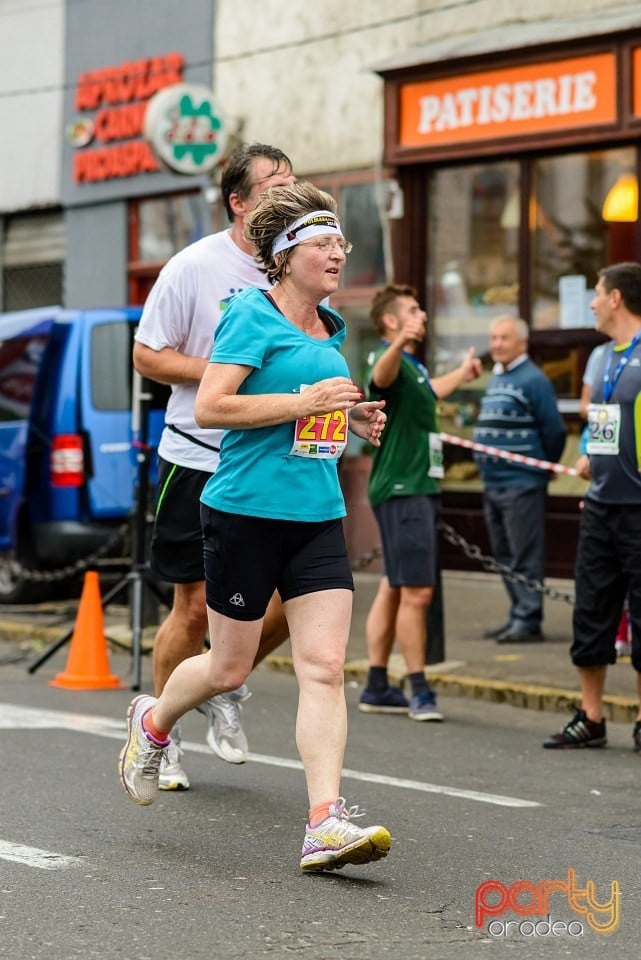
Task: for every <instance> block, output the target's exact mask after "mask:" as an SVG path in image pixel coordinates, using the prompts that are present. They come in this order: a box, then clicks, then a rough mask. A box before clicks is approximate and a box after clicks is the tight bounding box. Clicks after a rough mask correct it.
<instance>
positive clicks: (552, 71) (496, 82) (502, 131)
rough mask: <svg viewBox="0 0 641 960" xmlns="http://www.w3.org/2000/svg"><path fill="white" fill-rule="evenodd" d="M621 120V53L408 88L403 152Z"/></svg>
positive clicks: (404, 97)
mask: <svg viewBox="0 0 641 960" xmlns="http://www.w3.org/2000/svg"><path fill="white" fill-rule="evenodd" d="M616 119H617V100H616V60H615V55H614V54H613V53H603V54H596V55H594V56H585V57H574V58H572V59H566V60H557V61H552V62H549V63H538V64H532V65H528V66H523V67H510V68H509V69H503V70H491V71H483V72H479V73H472V74H465V75H463V76H457V77H449V78H445V79H438V80H426V81H419V82H410V83H406V84H403V85H402V86H401V89H400V126H399V135H398V143H399V146H400V147H419V146H422V147H425V146H439V145H446V144H452V143H463V142H475V141H481V140H489V139H497V138H498V139H502V138H505V137H514V136H522V135H526V134H532V133H544V132H551V131H555V130H565V129H570V128H579V127H585V126H594V125H596V124H608V123H614V122H615V121H616Z"/></svg>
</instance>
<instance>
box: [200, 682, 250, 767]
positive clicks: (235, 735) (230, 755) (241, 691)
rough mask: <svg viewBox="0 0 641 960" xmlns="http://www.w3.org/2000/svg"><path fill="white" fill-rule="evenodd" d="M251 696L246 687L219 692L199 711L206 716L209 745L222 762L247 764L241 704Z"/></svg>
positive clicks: (247, 749) (247, 751) (247, 748)
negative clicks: (229, 691)
mask: <svg viewBox="0 0 641 960" xmlns="http://www.w3.org/2000/svg"><path fill="white" fill-rule="evenodd" d="M250 697H251V693H250V692H249V690H248V689H247V687H246V686H245V684H243V685H242V687H238V689H237V690H232V691H231V693H219V694H218V696H216V697H211V698H210V699H209V700H206V701H205V702H204V703H203V704H201V705H200V706H199V707H198V709H199V710H200V712H201V713H204V714H205V716H206V717H207V720H208V723H209V726H208V728H207V743H208V744H209V746H210V748H211V749H212V750H213V751H214V753H215V754H216V755H217V756H219V757H220V759H221V760H226V761H227V763H244V762H245V761H246V760H247V756H248V754H249V745H248V743H247V737H246V736H245V731H244V730H243V726H242V721H241V718H242V712H243V708H242V704H243V703H244V702H245V701H246V700H249V698H250Z"/></svg>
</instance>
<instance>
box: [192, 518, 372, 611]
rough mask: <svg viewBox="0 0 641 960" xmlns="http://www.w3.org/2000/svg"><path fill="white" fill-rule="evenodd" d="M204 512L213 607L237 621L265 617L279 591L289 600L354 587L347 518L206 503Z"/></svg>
mask: <svg viewBox="0 0 641 960" xmlns="http://www.w3.org/2000/svg"><path fill="white" fill-rule="evenodd" d="M200 515H201V520H202V528H203V533H204V537H205V579H206V581H207V606H209V607H211V609H212V610H216V611H217V612H218V613H221V614H223V615H224V616H226V617H230V618H231V619H232V620H260V618H261V617H263V616H264V614H265V610H266V609H267V604H268V603H269V600H270V598H271V596H272V594H273V593H274V591H275V590H278V592H279V594H280V596H281V599H282V600H283V603H285V602H286V601H287V600H291V599H292V598H293V597H301V596H304V595H305V594H307V593H317V592H319V591H320V590H337V589H343V590H353V589H354V580H353V578H352V572H351V570H350V566H349V560H348V558H347V549H346V547H345V537H344V534H343V523H342V520H325V521H322V522H320V523H305V522H300V523H299V522H295V521H292V520H269V519H265V518H263V517H246V516H239V515H237V514H234V513H222V512H221V511H220V510H213V509H212V508H211V507H208V506H206V505H205V504H201V509H200Z"/></svg>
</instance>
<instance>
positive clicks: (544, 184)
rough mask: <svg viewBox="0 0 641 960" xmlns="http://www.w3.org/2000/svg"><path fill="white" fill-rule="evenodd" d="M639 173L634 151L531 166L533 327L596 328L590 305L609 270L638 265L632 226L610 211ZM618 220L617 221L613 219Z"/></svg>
mask: <svg viewBox="0 0 641 960" xmlns="http://www.w3.org/2000/svg"><path fill="white" fill-rule="evenodd" d="M634 169H635V150H634V148H632V147H624V148H620V149H617V150H607V151H599V152H594V153H576V154H566V155H564V156H560V157H547V158H544V159H541V160H536V161H534V162H533V163H532V200H531V203H530V225H529V227H530V251H531V279H532V328H533V329H534V330H548V329H568V328H581V327H584V328H585V327H588V328H592V327H593V326H594V322H593V319H592V314H591V312H590V307H589V304H590V300H591V299H592V296H593V292H592V291H593V287H594V284H595V283H596V278H597V272H598V270H599V269H600V268H601V267H602V266H604V265H605V264H606V263H613V262H615V261H617V260H633V259H635V254H634V250H635V247H634V234H633V231H634V221H635V220H636V219H637V211H636V210H633V211H632V212H631V213H630V214H629V217H630V218H631V219H627V220H621V219H618V218H619V217H620V216H621V215H625V210H623V211H621V209H619V210H618V211H614V212H612V211H611V210H610V209H609V207H608V206H607V205H606V198H608V196H609V195H610V190H611V188H613V187H615V185H616V184H617V183H618V182H620V178H621V177H625V176H626V175H627V176H630V174H631V173H632V172H633V171H634ZM612 216H616V217H617V219H616V220H612V219H611V217H612Z"/></svg>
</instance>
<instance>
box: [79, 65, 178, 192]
mask: <svg viewBox="0 0 641 960" xmlns="http://www.w3.org/2000/svg"><path fill="white" fill-rule="evenodd" d="M184 66H185V61H184V58H183V57H182V55H181V54H180V53H167V54H165V55H164V56H157V57H146V58H144V59H142V60H127V61H125V62H124V63H121V64H118V65H116V66H108V67H103V68H102V69H100V70H91V71H88V72H85V73H81V74H80V75H79V76H78V80H77V82H76V96H75V108H76V110H79V111H81V110H96V111H97V113H96V115H95V117H94V118H93V123H94V131H95V137H96V140H97V141H99V143H101V144H105V146H103V147H99V148H98V149H95V148H94V149H81V150H79V151H78V152H77V153H76V154H75V155H74V158H73V179H74V182H75V183H96V182H99V181H102V180H111V179H114V178H116V177H132V176H135V175H136V174H139V173H155V172H157V171H158V170H160V169H162V168H161V166H160V164H159V163H158V161H157V160H156V158H155V156H154V154H153V152H152V150H151V148H150V146H149V144H148V143H147V141H146V140H143V139H142V130H143V123H144V117H145V110H146V109H147V101H148V100H149V98H150V97H152V96H153V95H154V93H156V92H157V91H158V90H162V89H163V87H168V86H171V85H173V84H176V83H182V75H183V69H184ZM116 141H122V142H120V143H117V142H116Z"/></svg>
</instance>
